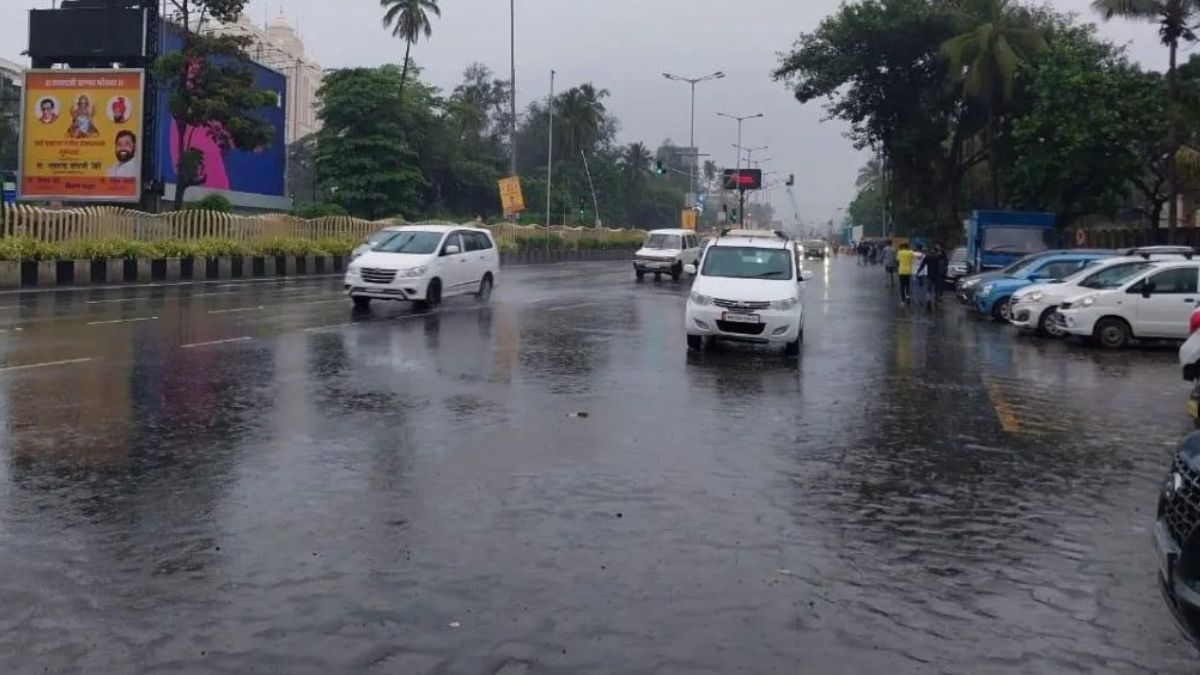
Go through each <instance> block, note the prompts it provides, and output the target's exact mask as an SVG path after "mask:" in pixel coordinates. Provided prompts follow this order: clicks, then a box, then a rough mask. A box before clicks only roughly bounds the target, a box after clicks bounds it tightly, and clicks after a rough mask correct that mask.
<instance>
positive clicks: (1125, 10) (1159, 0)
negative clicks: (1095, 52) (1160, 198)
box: [1092, 0, 1200, 242]
mask: <svg viewBox="0 0 1200 675" xmlns="http://www.w3.org/2000/svg"><path fill="white" fill-rule="evenodd" d="M1092 8H1093V9H1095V10H1096V11H1097V12H1100V14H1101V15H1103V16H1104V20H1105V21H1108V20H1110V19H1112V18H1113V17H1117V16H1119V17H1122V18H1126V19H1134V20H1138V21H1150V22H1153V23H1156V24H1158V36H1159V39H1160V40H1161V41H1162V43H1163V44H1164V45H1166V47H1167V49H1168V51H1169V52H1170V65H1169V67H1168V69H1167V123H1168V125H1169V127H1170V130H1169V131H1168V133H1169V134H1170V138H1169V140H1168V145H1169V152H1168V153H1167V175H1168V194H1169V195H1170V197H1169V201H1168V203H1167V212H1168V216H1167V219H1168V221H1169V222H1168V223H1167V232H1168V233H1169V234H1168V236H1169V237H1170V240H1171V241H1172V242H1174V241H1175V228H1176V227H1177V226H1178V225H1179V175H1178V174H1179V170H1178V162H1177V159H1176V157H1175V155H1176V153H1177V152H1178V151H1179V150H1180V148H1181V146H1182V145H1183V141H1182V139H1181V138H1180V135H1181V134H1180V128H1179V118H1178V115H1177V114H1176V110H1177V107H1178V104H1179V77H1178V65H1179V43H1180V42H1195V41H1196V33H1195V31H1194V30H1193V28H1192V27H1193V26H1194V25H1195V23H1196V20H1197V18H1200V0H1093V2H1092Z"/></svg>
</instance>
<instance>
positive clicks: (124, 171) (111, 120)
mask: <svg viewBox="0 0 1200 675" xmlns="http://www.w3.org/2000/svg"><path fill="white" fill-rule="evenodd" d="M144 80H145V74H144V72H143V71H141V70H116V69H86V70H85V69H72V70H31V71H28V72H26V73H25V89H24V92H23V99H24V102H23V105H22V106H21V107H22V111H21V159H20V168H21V182H20V184H19V189H18V198H20V199H26V200H51V201H89V202H136V201H138V199H139V198H140V197H141V194H142V152H141V147H142V144H143V137H142V113H143V109H142V92H143V91H145V87H144Z"/></svg>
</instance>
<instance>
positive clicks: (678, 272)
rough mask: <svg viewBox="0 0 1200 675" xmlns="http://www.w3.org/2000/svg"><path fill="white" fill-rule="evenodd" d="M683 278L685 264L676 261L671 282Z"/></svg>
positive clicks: (672, 269)
mask: <svg viewBox="0 0 1200 675" xmlns="http://www.w3.org/2000/svg"><path fill="white" fill-rule="evenodd" d="M682 276H683V263H681V262H678V261H676V262H675V266H674V267H672V268H671V281H679V279H680V278H681V277H682Z"/></svg>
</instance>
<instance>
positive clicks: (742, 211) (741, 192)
mask: <svg viewBox="0 0 1200 675" xmlns="http://www.w3.org/2000/svg"><path fill="white" fill-rule="evenodd" d="M717 115H718V116H719V117H728V118H729V119H731V120H737V125H738V135H737V138H738V140H737V149H738V153H737V173H736V174H734V175H736V176H737V180H738V224H739V225H740V224H742V223H744V222H746V190H745V189H743V188H742V185H741V182H742V122H745V121H746V120H753V119H758V118H761V117H765V115H763V114H762V113H758V114H757V115H745V116H743V117H739V116H737V115H730V114H729V113H723V112H719V113H717Z"/></svg>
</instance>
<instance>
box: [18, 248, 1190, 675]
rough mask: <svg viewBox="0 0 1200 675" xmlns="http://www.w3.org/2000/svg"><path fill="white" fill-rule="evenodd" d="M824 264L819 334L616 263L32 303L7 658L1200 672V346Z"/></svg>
mask: <svg viewBox="0 0 1200 675" xmlns="http://www.w3.org/2000/svg"><path fill="white" fill-rule="evenodd" d="M816 266H817V268H818V273H817V277H816V279H815V280H814V281H813V282H811V283H810V284H809V288H808V295H807V298H808V304H809V312H810V315H809V318H808V322H807V323H808V330H807V343H806V345H805V347H804V350H803V355H802V357H801V358H800V359H799V360H798V361H797V360H792V361H788V360H787V359H785V358H784V357H783V356H782V355H780V354H777V353H769V352H765V351H762V350H758V349H753V348H741V347H727V348H722V349H719V350H717V351H715V352H709V353H706V354H704V355H702V356H701V357H699V358H689V357H688V356H687V355H686V354H685V350H684V338H683V333H682V330H683V327H682V318H683V317H682V307H683V302H684V298H685V294H686V284H685V285H681V286H676V285H673V284H671V283H669V282H665V283H661V284H656V283H653V282H648V283H645V284H642V285H638V284H635V283H634V282H633V280H632V276H633V275H632V273H631V271H630V270H629V269H628V268H627V267H626V265H625V264H613V263H589V264H575V265H568V266H558V267H543V268H527V269H511V270H508V271H507V272H506V275H505V277H504V279H503V282H504V283H503V285H502V286H501V287H500V288H498V289H497V293H496V296H495V297H494V298H493V301H492V303H491V304H490V305H489V306H481V305H479V304H477V303H476V302H475V301H474V300H467V299H455V300H451V301H449V302H448V303H447V304H446V305H445V306H444V307H443V308H442V309H441V310H439V311H438V312H436V313H433V314H430V315H423V316H422V315H416V314H413V313H411V312H410V310H408V309H405V308H401V307H387V306H381V307H378V308H376V309H375V310H374V311H373V312H372V313H370V314H368V315H359V316H353V315H352V313H351V311H350V309H349V308H348V306H347V303H346V302H344V301H343V300H341V299H340V298H339V296H338V280H336V279H316V280H298V281H292V282H283V283H275V282H270V283H259V284H236V283H234V284H228V285H206V286H192V285H187V286H174V287H161V288H142V289H111V290H102V291H97V290H82V291H75V292H57V293H42V294H26V295H7V296H0V419H2V420H3V425H2V427H0V559H2V561H3V574H2V575H0V608H2V611H0V672H4V673H25V672H30V673H37V672H53V673H110V672H111V673H133V672H161V673H177V672H199V673H208V672H211V673H249V672H262V673H469V674H476V673H485V674H490V673H496V672H501V673H504V675H515V674H517V673H733V672H746V673H835V672H836V673H880V672H887V673H890V674H895V673H966V672H970V673H1075V672H1079V673H1190V672H1196V671H1197V669H1198V667H1200V657H1197V655H1196V653H1195V652H1194V651H1193V650H1192V649H1191V648H1190V647H1189V646H1187V644H1186V643H1185V642H1184V641H1183V640H1182V639H1181V638H1180V637H1179V636H1178V635H1177V632H1176V630H1175V628H1174V626H1173V625H1172V623H1171V619H1170V617H1169V614H1168V613H1167V610H1166V609H1165V607H1164V606H1163V604H1162V602H1161V600H1160V597H1159V594H1158V591H1157V589H1156V586H1155V579H1154V570H1155V559H1154V557H1153V553H1152V551H1151V549H1150V545H1149V526H1150V522H1151V519H1152V518H1153V508H1154V504H1155V499H1156V495H1157V489H1158V485H1159V483H1160V479H1161V477H1162V475H1163V472H1164V470H1165V468H1166V467H1167V466H1168V464H1169V460H1170V456H1171V450H1172V447H1173V445H1174V444H1175V443H1176V442H1177V441H1178V440H1179V439H1180V438H1181V437H1182V435H1183V434H1184V433H1185V432H1186V431H1187V429H1188V422H1187V420H1186V419H1185V417H1184V414H1183V402H1184V399H1185V397H1186V395H1187V386H1186V384H1185V383H1183V382H1182V381H1181V380H1180V378H1179V375H1178V372H1177V369H1176V367H1175V365H1174V352H1173V351H1172V350H1170V349H1151V350H1134V351H1129V352H1125V353H1121V354H1107V353H1099V352H1096V351H1091V350H1088V349H1085V348H1083V347H1080V346H1072V345H1067V344H1058V343H1043V342H1040V341H1037V340H1033V339H1027V338H1026V339H1017V338H1014V337H1013V336H1012V334H1011V333H1010V332H1009V331H1008V330H1003V329H1002V328H1001V327H999V326H997V325H994V324H991V323H988V322H983V321H976V320H971V319H969V318H967V317H966V316H965V315H964V312H963V311H962V310H961V309H960V308H959V307H957V306H950V307H947V308H946V309H945V310H944V311H943V312H941V313H938V314H936V315H933V316H930V315H926V314H923V313H915V314H911V315H910V314H907V313H905V312H903V311H901V310H900V308H899V307H897V306H896V303H894V302H893V300H892V295H891V294H890V293H889V292H887V291H886V289H885V288H884V287H883V284H882V273H880V272H879V271H878V270H876V269H862V268H858V267H857V266H856V265H855V264H854V263H853V262H848V261H836V262H833V263H830V264H826V265H825V266H821V264H820V263H817V264H816ZM579 413H586V417H584V416H580V415H579Z"/></svg>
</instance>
